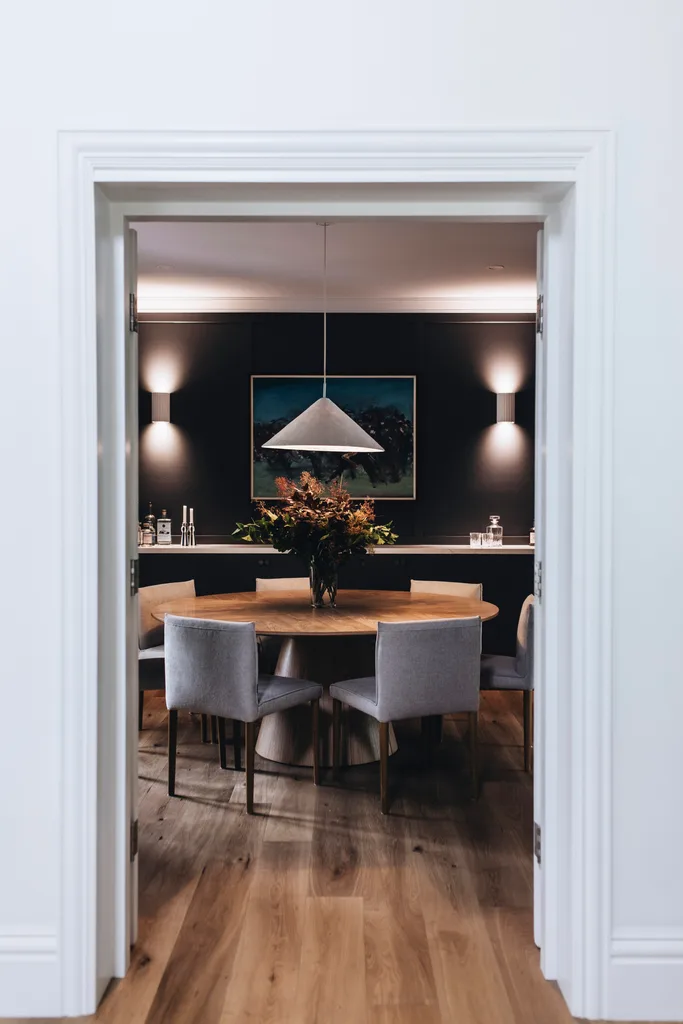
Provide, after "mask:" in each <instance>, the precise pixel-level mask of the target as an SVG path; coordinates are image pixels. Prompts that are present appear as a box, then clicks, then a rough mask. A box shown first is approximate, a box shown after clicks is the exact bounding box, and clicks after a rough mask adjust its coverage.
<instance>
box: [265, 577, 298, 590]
mask: <svg viewBox="0 0 683 1024" xmlns="http://www.w3.org/2000/svg"><path fill="white" fill-rule="evenodd" d="M310 585H311V584H310V582H309V579H308V576H292V578H291V579H288V578H287V577H286V576H284V577H281V578H279V579H275V580H265V579H263V580H262V579H259V578H258V577H257V578H256V589H257V590H308V589H309V588H310Z"/></svg>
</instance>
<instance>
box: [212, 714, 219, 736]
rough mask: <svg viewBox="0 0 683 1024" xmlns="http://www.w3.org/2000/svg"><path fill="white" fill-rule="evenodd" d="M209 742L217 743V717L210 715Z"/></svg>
mask: <svg viewBox="0 0 683 1024" xmlns="http://www.w3.org/2000/svg"><path fill="white" fill-rule="evenodd" d="M211 742H212V743H218V718H217V716H216V715H211Z"/></svg>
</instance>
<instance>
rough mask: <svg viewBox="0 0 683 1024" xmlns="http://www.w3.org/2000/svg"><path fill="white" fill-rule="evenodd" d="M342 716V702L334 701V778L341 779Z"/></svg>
mask: <svg viewBox="0 0 683 1024" xmlns="http://www.w3.org/2000/svg"><path fill="white" fill-rule="evenodd" d="M341 714H342V705H341V701H340V700H336V699H335V700H333V701H332V778H333V779H338V778H339V767H340V765H341Z"/></svg>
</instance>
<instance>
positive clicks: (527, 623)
mask: <svg viewBox="0 0 683 1024" xmlns="http://www.w3.org/2000/svg"><path fill="white" fill-rule="evenodd" d="M516 668H517V674H518V675H520V676H521V677H522V678H523V679H525V680H526V684H527V685H526V687H525V688H526V689H527V690H533V688H534V595H533V594H529V596H528V597H527V598H525V600H524V604H523V605H522V610H521V612H520V613H519V622H518V623H517V657H516Z"/></svg>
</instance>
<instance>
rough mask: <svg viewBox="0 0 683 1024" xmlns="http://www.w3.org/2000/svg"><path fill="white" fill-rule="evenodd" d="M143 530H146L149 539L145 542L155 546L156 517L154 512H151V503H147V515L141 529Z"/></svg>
mask: <svg viewBox="0 0 683 1024" xmlns="http://www.w3.org/2000/svg"><path fill="white" fill-rule="evenodd" d="M143 529H145V530H146V532H147V534H148V538H149V537H151V539H148V540H147V544H156V542H157V517H156V516H155V515H154V512H153V511H152V502H151V501H150V503H149V512H148V513H147V515H146V516H145V519H144V527H143Z"/></svg>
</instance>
